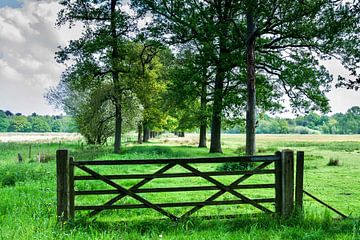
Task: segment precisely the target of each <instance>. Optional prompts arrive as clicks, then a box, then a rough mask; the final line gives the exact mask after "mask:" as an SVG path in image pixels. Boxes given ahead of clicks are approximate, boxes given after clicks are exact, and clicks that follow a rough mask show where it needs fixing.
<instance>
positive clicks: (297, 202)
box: [295, 151, 304, 210]
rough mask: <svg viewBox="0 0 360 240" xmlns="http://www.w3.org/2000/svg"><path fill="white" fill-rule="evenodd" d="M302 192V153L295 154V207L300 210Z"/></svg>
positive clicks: (301, 206)
mask: <svg viewBox="0 0 360 240" xmlns="http://www.w3.org/2000/svg"><path fill="white" fill-rule="evenodd" d="M303 190H304V152H302V151H298V152H297V153H296V187H295V206H296V208H297V209H299V210H301V209H302V208H303Z"/></svg>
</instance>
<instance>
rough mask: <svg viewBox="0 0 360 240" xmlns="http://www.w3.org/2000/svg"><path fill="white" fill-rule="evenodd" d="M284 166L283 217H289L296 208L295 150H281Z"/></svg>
mask: <svg viewBox="0 0 360 240" xmlns="http://www.w3.org/2000/svg"><path fill="white" fill-rule="evenodd" d="M281 155H282V159H281V165H282V166H281V167H282V189H281V190H282V194H281V195H282V204H281V206H282V211H281V214H282V216H283V217H285V218H288V217H290V215H291V214H292V213H293V210H294V152H293V151H291V150H284V151H282V152H281Z"/></svg>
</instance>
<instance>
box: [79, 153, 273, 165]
mask: <svg viewBox="0 0 360 240" xmlns="http://www.w3.org/2000/svg"><path fill="white" fill-rule="evenodd" d="M278 159H279V158H278V156H276V155H264V156H236V157H220V158H219V157H218V158H178V159H147V160H143V159H140V160H93V161H76V162H75V163H76V164H77V165H138V164H143V165H148V164H149V165H151V164H181V163H184V164H190V163H226V162H273V161H276V160H278Z"/></svg>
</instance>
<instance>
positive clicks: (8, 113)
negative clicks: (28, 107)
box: [5, 110, 14, 117]
mask: <svg viewBox="0 0 360 240" xmlns="http://www.w3.org/2000/svg"><path fill="white" fill-rule="evenodd" d="M5 115H6V116H8V117H11V116H14V114H13V113H12V112H10V111H9V110H7V111H5Z"/></svg>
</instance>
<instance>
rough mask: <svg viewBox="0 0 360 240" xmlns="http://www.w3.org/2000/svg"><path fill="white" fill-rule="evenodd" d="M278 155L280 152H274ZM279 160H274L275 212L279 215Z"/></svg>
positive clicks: (280, 171) (280, 190)
mask: <svg viewBox="0 0 360 240" xmlns="http://www.w3.org/2000/svg"><path fill="white" fill-rule="evenodd" d="M276 155H278V156H280V158H281V152H276ZM281 162H282V161H281V160H279V161H276V162H275V212H276V213H277V214H278V215H281V209H282V207H281V206H282V164H281Z"/></svg>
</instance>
